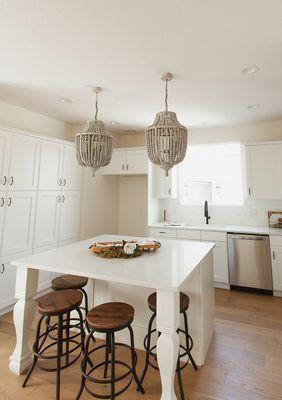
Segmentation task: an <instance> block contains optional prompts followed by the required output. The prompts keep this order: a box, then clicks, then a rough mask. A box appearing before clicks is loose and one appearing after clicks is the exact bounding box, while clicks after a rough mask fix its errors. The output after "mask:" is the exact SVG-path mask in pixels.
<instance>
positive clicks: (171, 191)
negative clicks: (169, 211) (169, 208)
mask: <svg viewBox="0 0 282 400" xmlns="http://www.w3.org/2000/svg"><path fill="white" fill-rule="evenodd" d="M154 181H155V182H156V185H155V187H156V196H157V198H158V199H175V198H177V166H175V167H173V168H172V169H171V170H170V171H169V174H168V176H165V171H164V170H163V169H162V168H160V167H154Z"/></svg>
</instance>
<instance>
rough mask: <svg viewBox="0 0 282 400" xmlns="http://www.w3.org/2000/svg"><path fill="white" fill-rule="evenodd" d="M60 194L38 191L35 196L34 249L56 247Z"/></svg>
mask: <svg viewBox="0 0 282 400" xmlns="http://www.w3.org/2000/svg"><path fill="white" fill-rule="evenodd" d="M61 201H62V194H61V192H58V191H53V192H49V191H40V192H38V195H37V205H36V219H35V230H34V248H35V249H36V248H38V247H45V246H50V245H57V242H58V239H59V216H60V209H61Z"/></svg>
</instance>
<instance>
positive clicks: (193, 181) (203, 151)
mask: <svg viewBox="0 0 282 400" xmlns="http://www.w3.org/2000/svg"><path fill="white" fill-rule="evenodd" d="M243 156H244V152H243V146H242V145H241V144H240V143H226V144H211V145H191V146H188V150H187V154H186V157H185V159H184V161H183V162H182V164H181V165H180V167H179V180H180V201H181V203H182V204H184V205H185V204H186V205H197V204H201V205H202V204H203V202H204V201H205V200H208V201H209V203H210V204H213V205H243V204H244V189H243V184H244V179H243V178H244V175H243Z"/></svg>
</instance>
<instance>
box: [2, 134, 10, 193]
mask: <svg viewBox="0 0 282 400" xmlns="http://www.w3.org/2000/svg"><path fill="white" fill-rule="evenodd" d="M11 139H12V134H11V133H7V132H4V131H1V130H0V189H1V190H2V189H3V190H4V189H5V188H6V187H7V185H8V174H9V159H10V151H11Z"/></svg>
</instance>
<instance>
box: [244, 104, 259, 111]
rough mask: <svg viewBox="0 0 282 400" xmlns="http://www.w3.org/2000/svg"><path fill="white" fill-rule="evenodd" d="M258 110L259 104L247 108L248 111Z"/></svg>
mask: <svg viewBox="0 0 282 400" xmlns="http://www.w3.org/2000/svg"><path fill="white" fill-rule="evenodd" d="M258 108H260V105H259V104H250V105H249V106H247V109H248V110H256V109H258Z"/></svg>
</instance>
